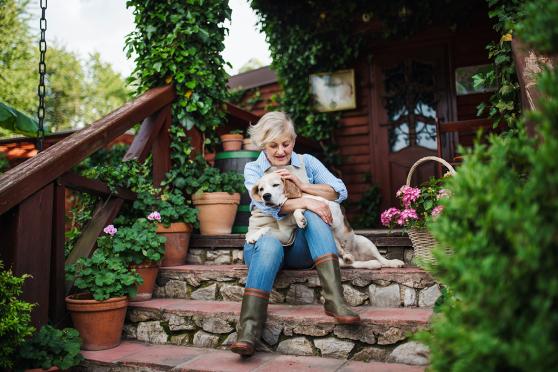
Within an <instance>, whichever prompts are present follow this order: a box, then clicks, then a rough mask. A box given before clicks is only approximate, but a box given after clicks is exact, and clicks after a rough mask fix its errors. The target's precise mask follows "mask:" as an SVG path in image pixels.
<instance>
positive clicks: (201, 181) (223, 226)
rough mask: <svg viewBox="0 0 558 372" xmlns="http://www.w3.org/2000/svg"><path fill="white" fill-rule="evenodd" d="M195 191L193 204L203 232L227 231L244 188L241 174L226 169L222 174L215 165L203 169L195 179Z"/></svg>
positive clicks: (228, 232) (230, 228) (204, 233)
mask: <svg viewBox="0 0 558 372" xmlns="http://www.w3.org/2000/svg"><path fill="white" fill-rule="evenodd" d="M195 185H196V186H198V187H197V191H196V192H195V193H194V194H193V195H192V203H194V205H195V206H196V208H197V209H198V218H199V221H200V233H201V234H202V235H220V234H230V233H231V231H232V226H233V223H234V218H235V216H236V211H237V209H238V205H239V203H240V193H241V192H242V191H244V177H242V175H240V174H238V173H236V172H234V171H229V172H225V173H222V172H221V171H220V170H218V169H216V168H209V167H208V168H205V169H204V171H203V173H202V174H201V175H200V176H199V178H197V179H196V182H195Z"/></svg>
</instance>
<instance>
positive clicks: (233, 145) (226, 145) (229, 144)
mask: <svg viewBox="0 0 558 372" xmlns="http://www.w3.org/2000/svg"><path fill="white" fill-rule="evenodd" d="M220 138H221V143H222V144H223V151H238V150H240V149H241V148H242V139H243V138H244V136H243V135H242V134H223V135H222V136H221V137H220Z"/></svg>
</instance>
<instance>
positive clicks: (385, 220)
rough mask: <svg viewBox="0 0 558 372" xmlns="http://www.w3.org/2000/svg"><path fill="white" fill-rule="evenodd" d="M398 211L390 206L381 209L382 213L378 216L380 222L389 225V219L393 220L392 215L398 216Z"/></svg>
mask: <svg viewBox="0 0 558 372" xmlns="http://www.w3.org/2000/svg"><path fill="white" fill-rule="evenodd" d="M399 213H400V211H399V209H397V208H390V209H387V210H385V211H383V212H382V215H381V216H380V221H381V222H382V225H384V226H389V225H390V224H391V221H392V220H393V217H395V216H398V215H399Z"/></svg>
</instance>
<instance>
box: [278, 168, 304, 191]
mask: <svg viewBox="0 0 558 372" xmlns="http://www.w3.org/2000/svg"><path fill="white" fill-rule="evenodd" d="M275 173H277V174H278V175H280V176H281V178H282V179H284V180H290V181H292V182H294V184H295V185H296V187H298V188H299V189H300V191H302V192H304V185H305V184H304V183H303V182H302V181H301V180H300V178H298V177H297V176H295V175H294V174H292V173H291V172H289V171H288V170H287V169H277V170H276V171H275Z"/></svg>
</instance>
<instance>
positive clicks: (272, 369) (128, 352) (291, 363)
mask: <svg viewBox="0 0 558 372" xmlns="http://www.w3.org/2000/svg"><path fill="white" fill-rule="evenodd" d="M82 354H83V356H84V357H85V361H84V362H82V364H81V365H80V366H79V367H77V368H75V369H76V370H81V371H100V372H103V371H107V372H108V371H165V370H170V371H173V372H182V371H184V372H186V371H200V372H201V371H208V372H209V371H222V372H226V371H231V372H232V371H246V372H248V371H254V372H255V371H265V372H284V371H286V370H290V371H296V372H299V371H315V372H333V371H337V372H357V371H359V372H360V371H370V372H420V371H423V370H424V369H423V368H422V367H417V366H409V365H404V364H393V363H376V362H371V363H363V362H356V361H347V360H339V359H328V358H318V357H308V356H291V355H281V354H278V353H257V354H256V355H254V356H252V357H251V358H241V357H240V356H238V355H236V354H233V353H231V352H230V351H224V350H208V349H201V348H195V347H184V346H183V347H179V346H172V345H148V344H144V343H138V342H123V343H122V344H120V346H118V347H116V348H114V349H110V350H102V351H84V352H82Z"/></svg>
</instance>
